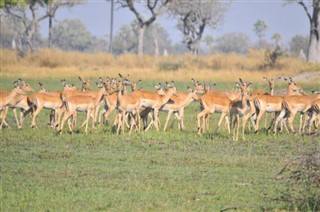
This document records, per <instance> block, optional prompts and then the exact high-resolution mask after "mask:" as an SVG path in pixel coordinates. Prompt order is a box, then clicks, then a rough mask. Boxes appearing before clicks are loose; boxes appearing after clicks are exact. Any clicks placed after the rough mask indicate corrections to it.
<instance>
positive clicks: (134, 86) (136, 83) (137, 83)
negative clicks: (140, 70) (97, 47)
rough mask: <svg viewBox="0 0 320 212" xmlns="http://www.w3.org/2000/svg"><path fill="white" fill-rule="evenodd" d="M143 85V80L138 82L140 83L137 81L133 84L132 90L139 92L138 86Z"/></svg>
mask: <svg viewBox="0 0 320 212" xmlns="http://www.w3.org/2000/svg"><path fill="white" fill-rule="evenodd" d="M140 83H141V80H138V81H136V82H132V83H131V90H132V91H136V90H137V87H138V85H139V84H140Z"/></svg>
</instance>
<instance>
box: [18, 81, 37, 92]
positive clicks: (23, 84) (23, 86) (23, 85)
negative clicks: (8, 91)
mask: <svg viewBox="0 0 320 212" xmlns="http://www.w3.org/2000/svg"><path fill="white" fill-rule="evenodd" d="M18 82H19V84H20V88H21V89H22V90H24V91H26V92H28V91H30V92H33V91H34V90H33V88H32V87H31V85H29V84H28V83H26V82H25V81H23V80H21V79H18Z"/></svg>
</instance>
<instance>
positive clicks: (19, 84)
mask: <svg viewBox="0 0 320 212" xmlns="http://www.w3.org/2000/svg"><path fill="white" fill-rule="evenodd" d="M14 86H15V87H14V89H13V90H12V91H10V92H8V91H2V92H1V93H0V110H1V119H2V122H1V127H2V125H3V124H5V125H7V126H9V125H8V123H7V122H6V120H5V119H6V115H7V112H8V108H9V107H11V108H14V109H13V112H14V116H15V119H16V122H17V126H18V128H19V129H20V128H21V127H22V126H21V125H22V120H21V123H20V122H19V119H18V116H17V113H16V110H15V108H16V107H19V105H18V104H19V103H20V102H22V101H23V100H25V99H26V95H27V94H26V92H29V91H30V92H31V91H33V88H32V87H31V86H30V85H29V84H28V83H25V82H24V81H22V80H21V79H19V80H18V81H15V82H14ZM25 107H27V108H25ZM20 108H22V107H20ZM23 109H25V110H28V109H30V108H29V107H28V106H27V105H24V107H23ZM21 117H22V113H21V114H20V119H21Z"/></svg>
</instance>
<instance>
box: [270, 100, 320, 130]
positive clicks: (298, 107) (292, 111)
mask: <svg viewBox="0 0 320 212" xmlns="http://www.w3.org/2000/svg"><path fill="white" fill-rule="evenodd" d="M317 99H320V95H314V96H297V95H293V96H286V97H284V100H283V102H282V109H281V112H280V114H279V115H278V117H277V119H276V121H275V125H274V133H277V126H278V123H279V121H281V120H282V119H283V118H284V117H285V116H286V115H287V114H289V117H288V125H289V129H290V130H291V131H292V132H293V133H295V130H294V128H293V120H294V117H295V115H296V114H297V113H300V114H301V115H300V124H299V133H300V132H301V131H302V115H303V114H304V113H306V112H307V111H308V110H309V109H310V108H311V107H312V103H313V102H314V101H316V100H317Z"/></svg>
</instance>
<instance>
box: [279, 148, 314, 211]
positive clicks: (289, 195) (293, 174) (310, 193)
mask: <svg viewBox="0 0 320 212" xmlns="http://www.w3.org/2000/svg"><path fill="white" fill-rule="evenodd" d="M277 178H278V179H281V182H282V183H283V185H284V188H283V189H282V190H279V193H280V194H281V196H280V197H278V198H277V200H280V201H283V202H285V203H286V204H288V205H289V207H292V208H296V209H298V210H299V211H319V210H320V152H319V151H312V152H310V153H307V154H304V155H301V156H298V157H296V158H295V159H293V160H291V161H290V162H289V163H287V164H286V166H285V167H284V168H283V169H282V170H281V172H280V173H279V174H278V176H277Z"/></svg>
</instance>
